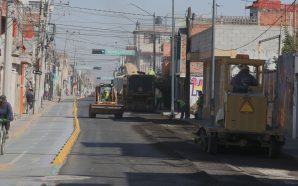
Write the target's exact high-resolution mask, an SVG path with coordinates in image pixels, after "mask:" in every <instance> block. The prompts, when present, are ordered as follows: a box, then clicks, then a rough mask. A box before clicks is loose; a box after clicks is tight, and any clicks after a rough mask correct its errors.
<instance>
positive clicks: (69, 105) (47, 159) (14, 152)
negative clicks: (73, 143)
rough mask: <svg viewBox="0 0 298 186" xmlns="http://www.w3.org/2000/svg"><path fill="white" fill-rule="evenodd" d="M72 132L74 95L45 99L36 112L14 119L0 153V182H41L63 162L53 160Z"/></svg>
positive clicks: (54, 173) (31, 183)
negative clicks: (0, 154)
mask: <svg viewBox="0 0 298 186" xmlns="http://www.w3.org/2000/svg"><path fill="white" fill-rule="evenodd" d="M72 132H73V99H65V100H64V101H62V102H60V103H56V102H51V101H45V102H44V104H43V108H42V109H40V110H39V112H38V113H36V114H34V115H22V117H21V118H19V119H16V120H14V121H13V122H12V123H11V129H10V132H9V139H8V141H7V144H6V148H5V153H4V155H2V156H1V157H0V179H1V183H0V185H5V186H6V185H24V186H27V185H28V186H29V185H30V186H35V185H36V186H40V185H41V184H42V183H47V182H50V180H48V179H49V178H51V177H52V176H56V175H57V173H58V171H59V169H60V167H61V166H62V165H55V164H52V163H51V162H52V161H53V159H54V158H55V157H56V155H57V154H58V153H59V151H60V150H61V148H62V147H63V146H64V144H65V142H66V141H67V140H68V139H69V137H70V135H71V134H72Z"/></svg>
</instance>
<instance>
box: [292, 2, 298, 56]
mask: <svg viewBox="0 0 298 186" xmlns="http://www.w3.org/2000/svg"><path fill="white" fill-rule="evenodd" d="M293 17H294V18H293V50H294V52H296V42H297V41H296V21H297V20H296V0H295V1H294V12H293Z"/></svg>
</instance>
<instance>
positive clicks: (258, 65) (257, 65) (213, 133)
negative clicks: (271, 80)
mask: <svg viewBox="0 0 298 186" xmlns="http://www.w3.org/2000/svg"><path fill="white" fill-rule="evenodd" d="M264 63H265V61H263V60H252V59H237V58H234V59H232V58H229V57H223V58H221V59H218V60H217V61H216V63H215V64H216V66H215V72H216V73H215V78H214V79H215V82H214V92H215V93H214V106H213V107H211V106H209V105H211V104H208V103H207V105H208V106H207V107H206V109H207V110H208V109H209V111H210V113H214V114H213V117H212V114H210V115H211V117H210V118H209V119H210V120H209V121H210V122H206V123H205V124H201V125H200V126H199V130H198V131H197V138H196V139H195V142H197V143H199V144H200V145H201V147H202V148H203V150H205V151H208V152H210V153H216V152H217V150H218V147H219V146H221V147H227V146H240V147H247V146H261V147H264V148H267V149H268V152H269V156H270V157H277V156H278V155H279V153H280V149H281V146H282V145H283V144H284V135H283V133H282V131H281V130H280V129H279V128H278V126H272V125H271V124H269V123H267V104H268V103H267V97H266V95H265V93H264V77H263V76H264ZM240 65H245V66H246V67H247V68H248V69H249V72H250V74H251V75H252V76H254V77H255V79H256V80H257V85H255V86H248V85H245V84H242V85H240V87H236V85H232V84H231V82H232V79H233V78H234V77H235V76H236V75H237V73H238V72H239V68H238V67H239V66H240ZM209 74H211V73H205V75H206V76H207V77H204V78H206V79H207V78H208V75H209ZM209 76H210V75H209ZM209 83H210V82H209ZM209 85H210V84H209ZM206 86H207V85H206ZM241 86H242V87H241ZM207 89H208V88H207ZM211 92H212V91H210V88H209V90H206V91H205V94H206V93H207V99H208V97H209V99H210V95H208V94H211ZM208 107H209V108H208Z"/></svg>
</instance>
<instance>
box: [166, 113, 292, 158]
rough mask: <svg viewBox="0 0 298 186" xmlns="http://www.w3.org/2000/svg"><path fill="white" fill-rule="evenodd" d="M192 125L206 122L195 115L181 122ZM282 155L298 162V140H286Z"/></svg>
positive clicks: (178, 117)
mask: <svg viewBox="0 0 298 186" xmlns="http://www.w3.org/2000/svg"><path fill="white" fill-rule="evenodd" d="M160 113H161V114H162V115H163V116H166V117H170V115H171V112H169V111H160ZM175 119H180V114H178V113H177V112H176V113H175ZM181 121H182V122H186V123H188V124H191V125H199V124H200V123H202V122H204V120H195V119H194V115H192V114H191V115H190V118H189V119H184V120H181ZM282 153H283V154H284V155H285V156H288V157H289V158H292V159H293V160H294V161H297V162H298V139H297V138H296V139H286V143H285V145H284V146H283V149H282Z"/></svg>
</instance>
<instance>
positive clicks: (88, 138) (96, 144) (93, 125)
mask: <svg viewBox="0 0 298 186" xmlns="http://www.w3.org/2000/svg"><path fill="white" fill-rule="evenodd" d="M91 101H92V98H87V99H82V100H79V102H78V105H79V113H78V117H79V120H80V125H81V134H80V136H79V138H78V141H77V142H76V144H75V146H74V148H73V150H72V152H71V154H70V155H69V157H68V159H67V161H66V163H65V164H64V166H63V167H62V168H61V169H60V171H59V175H58V176H57V178H56V180H54V182H55V184H56V185H59V186H60V185H130V186H131V185H232V184H235V185H297V184H298V170H297V167H298V166H297V164H294V163H293V161H291V160H290V159H288V158H287V157H281V158H279V159H268V157H267V154H266V153H265V152H263V151H262V150H257V151H255V150H241V149H230V150H224V151H222V152H220V153H219V154H218V155H215V156H214V155H210V154H208V153H206V152H203V151H202V150H200V148H199V147H198V146H197V145H196V144H195V143H193V142H192V134H191V133H192V132H194V130H195V126H192V125H189V124H181V122H179V121H175V122H172V121H169V120H168V119H167V118H164V117H163V116H161V115H160V114H148V113H129V112H128V113H125V115H124V118H123V119H122V120H116V119H114V117H113V116H108V115H107V116H105V115H97V118H95V119H89V118H88V105H89V103H91Z"/></svg>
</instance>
